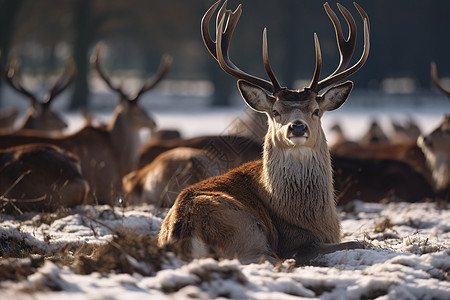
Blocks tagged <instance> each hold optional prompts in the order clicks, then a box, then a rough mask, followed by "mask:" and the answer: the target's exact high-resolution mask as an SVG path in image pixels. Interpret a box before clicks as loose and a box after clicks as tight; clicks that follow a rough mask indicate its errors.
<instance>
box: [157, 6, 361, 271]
mask: <svg viewBox="0 0 450 300" xmlns="http://www.w3.org/2000/svg"><path fill="white" fill-rule="evenodd" d="M220 2H221V1H218V2H216V3H215V4H214V5H213V6H211V8H210V9H209V10H208V11H207V12H206V13H205V15H204V16H203V19H202V37H203V41H204V42H205V45H206V47H207V48H208V50H209V51H210V53H211V55H212V56H213V57H214V58H215V59H217V60H218V62H219V64H220V66H221V67H222V68H223V69H224V70H225V71H226V72H228V73H229V74H231V75H233V76H235V77H237V78H239V79H240V80H239V81H238V88H239V91H240V92H241V95H242V97H243V98H244V100H245V102H246V103H247V104H248V105H249V106H250V107H251V108H252V109H253V110H255V111H257V112H259V113H265V114H266V115H267V117H268V124H269V126H268V130H267V133H266V135H265V140H264V151H263V159H262V160H260V161H256V162H250V163H247V164H244V165H243V166H241V167H238V168H236V169H233V170H231V171H229V172H227V173H226V174H224V175H222V176H217V177H213V178H211V179H207V180H205V181H202V182H200V183H198V184H196V185H194V186H193V187H190V188H187V189H185V190H183V192H182V193H181V194H180V195H179V196H178V198H177V199H176V201H175V204H174V206H173V207H172V208H171V209H170V210H169V213H168V215H167V216H166V218H165V219H164V221H163V223H162V225H161V231H160V233H159V236H158V243H159V245H160V246H164V245H167V244H169V245H178V246H180V247H175V248H178V249H183V250H184V251H183V253H182V254H183V255H184V256H186V257H190V258H191V257H202V256H205V255H208V254H210V253H211V251H210V250H212V252H213V253H215V254H217V255H218V256H219V257H223V258H234V257H238V258H239V259H240V260H241V261H243V262H255V261H258V260H259V259H260V258H261V257H267V258H269V259H270V260H271V261H274V260H275V259H274V256H279V257H282V258H286V257H293V256H295V257H296V259H297V262H299V261H303V262H304V261H305V260H304V259H308V258H310V257H311V255H312V256H314V255H318V254H320V253H329V252H332V251H336V250H342V249H345V248H346V247H349V246H351V247H357V246H358V245H356V244H355V243H351V244H330V243H336V242H338V241H339V240H340V222H339V216H338V214H337V211H336V205H335V199H334V190H333V183H332V170H331V163H330V153H329V151H328V147H327V144H326V140H325V135H324V133H323V130H322V125H321V117H322V116H323V114H324V113H325V112H326V111H332V110H335V109H337V108H339V107H340V106H341V105H342V104H343V103H344V102H345V101H346V99H347V98H348V96H349V94H350V91H351V89H352V88H353V83H352V82H344V83H341V84H339V85H337V86H334V87H332V88H329V89H328V90H327V91H326V92H325V93H323V94H322V95H319V92H320V90H322V89H324V88H325V87H328V86H331V85H332V84H333V83H336V82H339V81H341V80H342V79H343V78H344V77H346V76H348V75H349V74H350V73H352V72H353V73H354V72H356V70H358V69H359V68H360V67H361V66H362V64H363V63H364V62H365V59H367V55H368V50H369V43H368V35H369V33H368V32H369V26H368V17H367V15H366V13H365V12H364V11H363V10H362V9H361V8H360V7H359V6H356V7H357V8H358V11H359V12H360V14H361V17H362V18H363V20H364V37H365V43H364V52H363V55H362V58H361V60H360V61H359V63H357V64H355V65H354V67H352V69H351V70H347V71H348V72H345V71H344V69H346V67H347V64H348V63H347V62H345V63H344V64H345V65H344V66H343V65H342V61H349V59H350V58H351V55H344V54H343V53H342V51H340V54H341V55H342V57H341V64H339V66H338V68H337V69H336V71H335V72H334V73H332V75H330V76H329V77H328V78H326V79H324V80H321V81H319V76H320V69H321V55H320V47H319V42H318V38H317V36H316V35H315V43H316V58H317V61H316V62H317V63H316V71H315V74H314V77H313V80H312V81H311V85H310V86H309V87H308V88H305V89H303V90H301V91H300V90H297V91H294V90H289V89H287V88H282V87H281V86H280V84H279V83H278V81H277V80H276V78H275V75H274V74H273V72H272V70H271V68H270V63H269V60H268V54H267V39H266V38H267V36H266V31H264V35H263V37H264V40H263V45H264V46H263V57H264V65H265V69H266V72H267V74H268V75H269V77H270V79H271V82H272V83H269V82H267V81H265V80H262V79H260V78H257V77H254V76H251V75H249V74H246V73H244V72H242V71H241V70H240V69H238V68H237V67H236V66H235V65H234V64H232V63H231V62H230V60H229V58H228V49H227V47H228V46H229V41H230V39H231V35H232V31H233V29H234V27H235V26H236V24H237V21H238V20H239V17H240V14H241V10H240V6H239V7H238V8H237V9H236V10H235V11H229V10H226V1H225V3H224V4H223V5H222V8H221V9H220V10H219V13H218V18H217V19H218V20H220V22H218V24H216V27H217V28H216V42H214V41H212V39H211V37H210V34H209V28H208V23H209V21H210V19H211V16H212V14H213V13H214V11H215V10H216V9H217V7H218V6H219V4H220ZM324 6H325V9H326V10H327V12H328V14H329V15H331V14H332V13H331V12H330V10H331V9H330V7H329V5H328V4H325V5H324ZM221 14H222V15H221ZM226 14H228V19H227V22H226V23H227V24H228V25H227V29H225V33H224V29H223V25H224V23H225V22H224V20H225V15H226ZM344 17H345V18H346V20H347V22H348V23H349V25H350V24H353V25H354V22H353V19H350V18H348V16H345V15H344ZM332 21H333V23H334V25H335V29H336V28H338V27H339V26H338V25H337V24H336V23H335V22H336V20H335V19H333V18H332ZM354 26H356V25H354ZM339 28H340V27H339ZM224 36H225V37H224ZM336 36H337V38H338V41H339V40H341V34H340V32H339V30H337V29H336ZM222 38H223V39H224V40H225V42H224V45H225V46H224V45H223V44H221V43H222ZM214 46H215V47H214ZM340 46H342V45H340ZM340 49H341V48H340ZM222 50H223V51H222ZM224 53H225V56H224ZM267 91H271V92H272V93H271V94H268V93H267Z"/></svg>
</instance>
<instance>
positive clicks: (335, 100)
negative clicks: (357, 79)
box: [317, 81, 353, 111]
mask: <svg viewBox="0 0 450 300" xmlns="http://www.w3.org/2000/svg"><path fill="white" fill-rule="evenodd" d="M352 88H353V82H351V81H346V82H344V83H341V84H338V85H336V86H334V87H332V88H331V89H329V90H328V91H326V92H325V93H323V94H322V95H320V96H319V97H317V102H318V103H319V107H320V108H321V109H322V110H324V111H331V110H335V109H338V108H339V107H341V106H342V104H344V102H345V100H347V98H348V95H350V92H351V90H352Z"/></svg>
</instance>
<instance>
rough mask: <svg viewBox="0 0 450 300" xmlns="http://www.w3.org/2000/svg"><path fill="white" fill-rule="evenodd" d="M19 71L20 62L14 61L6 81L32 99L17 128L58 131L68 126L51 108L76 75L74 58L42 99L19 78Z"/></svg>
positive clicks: (8, 70)
mask: <svg viewBox="0 0 450 300" xmlns="http://www.w3.org/2000/svg"><path fill="white" fill-rule="evenodd" d="M19 72H20V67H19V62H18V61H13V62H12V63H11V64H10V65H9V67H8V68H7V71H6V75H5V78H6V82H8V84H9V85H10V86H11V87H12V88H13V89H14V90H15V91H17V92H19V93H20V94H23V95H25V96H26V97H28V99H29V101H30V106H29V108H28V110H27V111H26V112H25V116H24V117H23V120H22V121H21V124H20V125H19V126H18V128H16V130H20V129H33V130H39V131H45V132H46V133H52V132H53V133H54V132H57V133H58V132H61V131H62V130H63V129H65V128H67V124H66V122H64V120H63V119H62V118H61V117H60V116H59V115H58V114H57V113H56V112H54V111H53V110H52V109H51V108H50V105H51V103H52V102H53V100H54V99H55V98H56V97H57V96H58V95H60V94H61V93H62V92H63V91H64V90H66V89H67V87H68V86H69V85H70V84H71V83H72V81H73V79H74V77H75V64H74V62H73V61H72V60H68V61H67V63H66V70H65V72H64V73H63V74H62V75H61V76H60V78H59V79H58V80H57V81H55V83H54V84H53V86H52V87H51V88H50V89H49V91H48V92H47V94H46V95H45V96H44V98H43V99H42V100H41V101H40V100H39V99H38V97H37V96H36V95H35V94H33V93H32V92H30V91H29V90H27V89H26V88H25V86H24V84H23V83H22V81H21V80H20V78H19Z"/></svg>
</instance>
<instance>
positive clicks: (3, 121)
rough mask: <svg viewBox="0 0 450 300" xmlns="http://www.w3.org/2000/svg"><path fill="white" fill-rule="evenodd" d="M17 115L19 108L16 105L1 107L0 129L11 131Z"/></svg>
mask: <svg viewBox="0 0 450 300" xmlns="http://www.w3.org/2000/svg"><path fill="white" fill-rule="evenodd" d="M18 116H19V109H17V108H16V107H12V108H8V109H2V110H1V111H0V130H1V131H3V130H8V131H12V130H13V128H14V123H15V122H16V120H17V117H18Z"/></svg>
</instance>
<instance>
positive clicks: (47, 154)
mask: <svg viewBox="0 0 450 300" xmlns="http://www.w3.org/2000/svg"><path fill="white" fill-rule="evenodd" d="M88 191H89V185H88V183H87V181H86V180H85V178H84V177H83V175H82V174H81V166H80V161H79V160H78V158H76V157H74V156H73V155H72V154H70V153H67V152H65V151H63V150H62V149H60V148H58V147H55V146H52V145H42V144H30V145H21V146H17V147H13V148H8V149H5V150H0V211H1V212H12V211H17V212H19V213H21V212H25V211H55V210H57V209H64V208H70V207H74V206H76V205H80V204H83V203H84V201H85V200H86V196H87V194H88Z"/></svg>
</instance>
